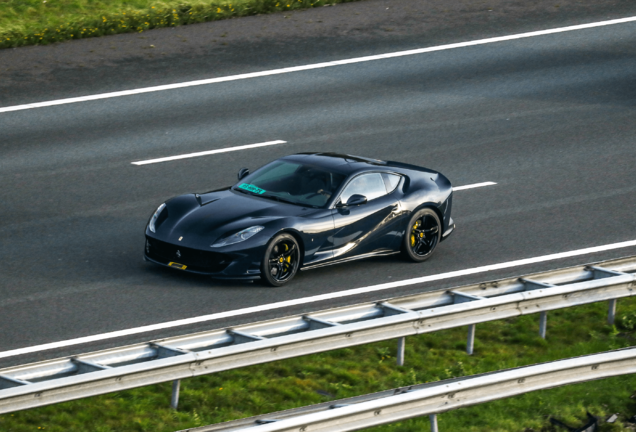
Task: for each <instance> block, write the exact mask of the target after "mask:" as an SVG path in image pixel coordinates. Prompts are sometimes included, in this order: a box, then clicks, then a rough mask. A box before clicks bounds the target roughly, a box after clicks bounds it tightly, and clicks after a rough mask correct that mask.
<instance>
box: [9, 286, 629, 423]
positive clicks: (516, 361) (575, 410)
mask: <svg viewBox="0 0 636 432" xmlns="http://www.w3.org/2000/svg"><path fill="white" fill-rule="evenodd" d="M606 313H607V305H606V303H598V304H592V305H586V306H579V307H575V308H570V309H564V310H559V311H554V312H550V313H549V314H548V337H547V340H543V339H541V338H540V337H539V336H538V318H539V317H538V314H536V315H531V316H524V317H518V318H514V319H507V320H501V321H495V322H491V323H486V324H480V325H478V326H477V332H476V340H475V354H474V355H472V356H468V355H466V353H465V351H464V350H465V340H466V328H458V329H451V330H445V331H441V332H437V333H432V334H427V335H421V336H413V337H410V338H408V339H407V346H406V365H405V366H403V367H399V366H396V364H395V358H394V355H395V350H396V342H395V341H386V342H380V343H374V344H368V345H363V346H359V347H354V348H347V349H341V350H336V351H331V352H327V353H322V354H315V355H310V356H305V357H300V358H294V359H289V360H282V361H278V362H272V363H268V364H263V365H258V366H251V367H247V368H242V369H238V370H232V371H226V372H222V373H216V374H213V375H208V376H202V377H197V378H192V379H188V380H184V381H182V384H181V397H180V406H179V410H178V411H177V412H174V411H172V410H171V409H170V408H169V401H170V391H171V384H170V383H165V384H160V385H153V386H148V387H143V388H139V389H134V390H129V391H123V392H118V393H111V394H108V395H103V396H97V397H93V398H88V399H83V400H78V401H72V402H67V403H62V404H57V405H52V406H47V407H41V408H37V409H32V410H27V411H22V412H17V413H13V414H4V415H2V416H0V430H1V431H5V432H22V431H38V430H40V431H41V430H45V431H51V432H53V431H82V432H86V431H94V432H116V431H122V432H123V431H126V432H128V431H175V430H180V429H186V428H190V427H195V426H202V425H206V424H211V423H218V422H222V421H227V420H232V419H236V418H242V417H248V416H251V415H257V414H263V413H270V412H273V411H278V410H283V409H288V408H293V407H299V406H305V405H309V404H313V403H318V402H324V401H328V400H334V399H339V398H344V397H350V396H355V395H360V394H366V393H371V392H376V391H380V390H386V389H390V388H394V387H400V386H405V385H410V384H416V383H421V382H430V381H437V380H440V379H445V378H451V377H459V376H465V375H471V374H476V373H481V372H488V371H494V370H499V369H504V368H511V367H517V366H523V365H528V364H535V363H540V362H546V361H551V360H558V359H563V358H568V357H574V356H580V355H585V354H591V353H597V352H602V351H607V350H610V349H617V348H622V347H627V346H631V345H632V344H633V341H634V340H635V339H634V338H635V337H636V332H635V328H636V299H625V300H620V302H619V310H618V317H619V319H618V323H617V325H616V326H608V325H606V324H605V320H606ZM635 390H636V377H634V376H622V377H616V378H610V379H605V380H601V381H592V382H588V383H584V384H577V385H571V386H566V387H561V388H556V389H551V390H545V391H537V392H532V393H528V394H525V395H522V396H518V397H513V398H508V399H504V400H500V401H496V402H491V403H487V404H482V405H478V406H474V407H471V408H463V409H459V410H456V411H451V412H448V413H443V414H441V415H440V416H439V418H438V421H439V427H440V430H442V431H458V430H461V431H467V432H478V431H484V432H485V431H489V432H494V431H524V432H531V431H537V432H538V431H556V429H553V427H552V426H550V424H549V421H548V418H549V416H554V417H556V418H558V419H560V420H561V421H564V422H566V423H570V424H572V425H573V426H574V425H576V426H581V425H582V424H583V422H584V420H585V412H586V411H590V412H591V413H592V414H594V415H596V416H599V417H602V418H604V417H605V416H609V415H611V414H612V413H621V416H620V417H619V422H617V423H615V424H604V425H603V426H602V427H601V429H600V431H603V432H606V431H624V430H634V429H632V428H631V426H630V424H629V423H627V422H625V420H626V418H627V417H630V416H632V415H633V414H636V406H635V404H634V400H633V399H630V395H632V394H634V391H635ZM372 430H374V431H378V432H379V431H382V432H385V431H391V432H398V431H399V432H407V431H428V430H429V425H428V419H427V418H416V419H412V420H409V421H403V422H399V423H394V424H391V425H385V426H381V427H377V428H374V429H372Z"/></svg>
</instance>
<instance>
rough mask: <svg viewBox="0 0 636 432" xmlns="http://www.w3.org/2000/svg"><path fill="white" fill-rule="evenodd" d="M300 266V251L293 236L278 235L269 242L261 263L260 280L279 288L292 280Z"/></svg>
mask: <svg viewBox="0 0 636 432" xmlns="http://www.w3.org/2000/svg"><path fill="white" fill-rule="evenodd" d="M299 264H300V249H299V248H298V242H297V241H296V239H295V238H294V236H292V235H290V234H279V235H277V236H276V237H274V238H273V239H272V240H270V242H269V244H268V245H267V249H265V255H264V256H263V261H262V263H261V280H262V281H263V283H265V284H266V285H269V286H274V287H279V286H283V285H285V284H286V283H287V282H289V281H290V280H292V278H293V277H294V275H295V274H296V272H297V271H298V265H299Z"/></svg>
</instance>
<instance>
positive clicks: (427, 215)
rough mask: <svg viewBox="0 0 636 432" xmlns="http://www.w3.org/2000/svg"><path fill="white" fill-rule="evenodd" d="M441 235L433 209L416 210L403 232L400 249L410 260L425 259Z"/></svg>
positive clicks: (433, 250)
mask: <svg viewBox="0 0 636 432" xmlns="http://www.w3.org/2000/svg"><path fill="white" fill-rule="evenodd" d="M441 236H442V227H441V224H440V221H439V217H437V213H435V211H434V210H432V209H429V208H425V209H421V210H419V211H417V212H416V213H415V214H414V215H413V216H412V217H411V219H410V220H409V224H408V225H407V227H406V232H405V233H404V241H403V243H402V251H403V253H404V256H405V257H406V258H408V259H409V260H411V261H415V262H422V261H426V260H427V259H428V258H430V256H431V255H433V252H435V248H436V247H437V245H438V243H439V241H440V239H441Z"/></svg>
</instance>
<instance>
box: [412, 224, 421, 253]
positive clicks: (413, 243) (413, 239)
mask: <svg viewBox="0 0 636 432" xmlns="http://www.w3.org/2000/svg"><path fill="white" fill-rule="evenodd" d="M418 226H420V221H417V222H415V225H413V229H412V230H411V247H413V246H415V230H416V229H417V227H418Z"/></svg>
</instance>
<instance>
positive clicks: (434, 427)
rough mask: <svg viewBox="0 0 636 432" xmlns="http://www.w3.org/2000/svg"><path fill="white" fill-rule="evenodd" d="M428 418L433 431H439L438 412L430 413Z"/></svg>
mask: <svg viewBox="0 0 636 432" xmlns="http://www.w3.org/2000/svg"><path fill="white" fill-rule="evenodd" d="M428 419H429V421H430V422H431V432H439V429H437V414H431V415H429V416H428Z"/></svg>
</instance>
